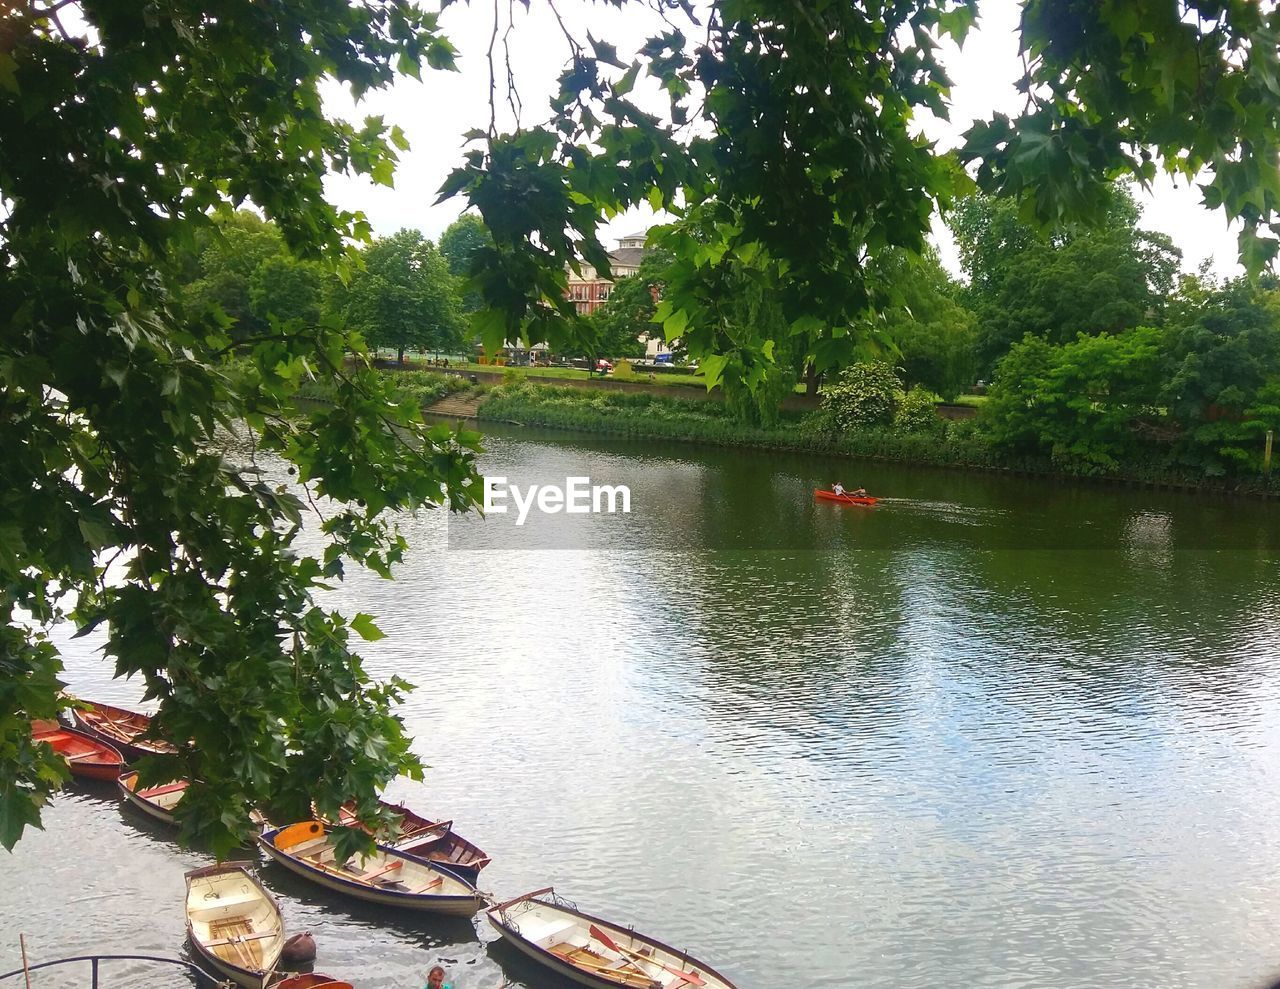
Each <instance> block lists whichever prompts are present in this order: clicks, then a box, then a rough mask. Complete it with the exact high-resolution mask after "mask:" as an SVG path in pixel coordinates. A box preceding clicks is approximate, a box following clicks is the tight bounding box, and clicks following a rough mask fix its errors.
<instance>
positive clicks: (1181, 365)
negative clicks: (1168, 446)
mask: <svg viewBox="0 0 1280 989" xmlns="http://www.w3.org/2000/svg"><path fill="white" fill-rule="evenodd" d="M1186 288H1188V289H1191V291H1192V293H1193V299H1192V300H1191V301H1190V302H1189V304H1188V305H1187V306H1186V308H1185V309H1184V315H1183V322H1182V323H1181V324H1180V325H1179V324H1174V325H1173V326H1172V327H1171V328H1170V330H1169V333H1168V338H1167V341H1166V347H1167V350H1168V355H1169V361H1170V365H1171V372H1170V374H1169V376H1168V379H1167V382H1166V384H1165V388H1164V393H1163V396H1164V400H1165V401H1166V402H1167V404H1168V408H1169V411H1170V413H1171V414H1172V416H1173V417H1174V419H1175V420H1176V421H1177V422H1178V423H1179V424H1180V425H1181V426H1182V428H1183V435H1182V437H1181V440H1180V441H1179V453H1180V455H1181V457H1182V458H1183V459H1184V460H1185V461H1186V462H1189V463H1192V464H1195V465H1196V466H1198V467H1200V468H1202V469H1203V470H1204V471H1205V472H1206V473H1207V474H1209V475H1212V476H1220V475H1222V474H1227V473H1233V472H1238V471H1241V470H1258V469H1260V467H1261V461H1262V449H1263V437H1264V436H1265V435H1266V432H1267V430H1268V429H1271V430H1278V431H1280V415H1277V408H1276V406H1277V401H1276V399H1277V397H1278V396H1280V287H1278V286H1277V285H1276V283H1275V281H1274V280H1271V281H1269V282H1267V283H1264V284H1262V285H1255V284H1251V283H1250V282H1248V281H1246V280H1235V281H1231V282H1228V283H1227V284H1225V285H1223V286H1220V287H1212V288H1210V289H1209V290H1208V291H1207V292H1206V291H1197V290H1198V289H1200V288H1201V286H1198V285H1197V286H1194V287H1193V286H1186ZM1196 296H1198V297H1196Z"/></svg>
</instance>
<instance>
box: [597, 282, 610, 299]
mask: <svg viewBox="0 0 1280 989" xmlns="http://www.w3.org/2000/svg"><path fill="white" fill-rule="evenodd" d="M609 288H610V286H608V285H601V286H600V287H599V288H598V289H596V298H597V299H599V300H600V301H601V302H604V300H605V299H607V298H609Z"/></svg>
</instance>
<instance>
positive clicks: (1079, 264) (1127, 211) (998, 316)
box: [952, 186, 1181, 369]
mask: <svg viewBox="0 0 1280 989" xmlns="http://www.w3.org/2000/svg"><path fill="white" fill-rule="evenodd" d="M1137 221H1138V208H1137V204H1136V203H1135V202H1134V199H1133V196H1132V194H1131V193H1130V192H1129V191H1128V190H1127V189H1125V188H1124V187H1122V186H1117V187H1115V188H1114V189H1113V190H1111V193H1110V203H1109V205H1108V208H1107V210H1106V212H1105V214H1104V217H1103V219H1102V221H1101V223H1100V224H1099V225H1097V226H1092V227H1087V226H1078V225H1077V226H1074V227H1062V228H1059V229H1058V230H1056V231H1055V232H1054V233H1053V234H1052V235H1051V236H1048V237H1039V236H1037V235H1036V231H1035V228H1034V227H1033V226H1032V225H1030V224H1028V223H1026V222H1023V221H1022V220H1021V219H1019V218H1018V217H1017V215H1016V211H1015V207H1014V205H1013V204H1012V203H1008V202H1003V201H998V200H994V199H991V198H990V197H985V196H975V197H971V198H970V199H969V200H967V201H966V202H964V203H962V204H961V206H960V207H959V208H958V209H957V210H956V214H955V216H954V218H953V221H952V229H953V230H954V231H955V233H956V238H957V241H958V243H959V244H960V249H961V259H962V261H963V263H964V264H965V268H966V272H967V273H968V275H969V278H970V290H969V293H968V298H969V300H970V302H971V304H972V305H973V307H974V310H975V313H976V315H977V318H978V326H979V330H978V336H979V350H980V361H981V365H982V367H983V368H986V369H989V368H991V367H992V366H993V365H994V364H995V362H996V361H997V360H999V358H1000V357H1002V356H1003V355H1004V354H1005V352H1006V351H1008V349H1009V347H1010V346H1011V345H1012V344H1013V343H1014V341H1017V340H1021V339H1022V338H1023V337H1024V336H1025V335H1026V334H1028V333H1031V334H1034V335H1037V336H1043V337H1045V338H1046V339H1048V340H1050V341H1052V342H1054V343H1068V342H1070V341H1072V340H1074V339H1075V337H1076V334H1078V333H1111V334H1116V333H1120V332H1122V331H1124V330H1126V329H1129V328H1131V327H1135V326H1138V325H1139V324H1142V323H1153V322H1155V321H1157V320H1158V318H1159V316H1160V314H1161V312H1162V310H1163V308H1164V304H1165V300H1166V297H1167V296H1168V294H1169V292H1170V291H1171V289H1172V287H1173V278H1174V275H1175V274H1176V272H1177V269H1178V262H1179V259H1180V258H1181V252H1179V251H1178V250H1176V249H1175V248H1174V247H1173V246H1172V244H1171V243H1170V241H1169V239H1168V238H1167V237H1166V236H1164V235H1163V234H1153V233H1150V232H1147V231H1143V230H1139V229H1138V228H1137V226H1136V224H1137Z"/></svg>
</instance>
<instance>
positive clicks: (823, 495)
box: [813, 488, 878, 505]
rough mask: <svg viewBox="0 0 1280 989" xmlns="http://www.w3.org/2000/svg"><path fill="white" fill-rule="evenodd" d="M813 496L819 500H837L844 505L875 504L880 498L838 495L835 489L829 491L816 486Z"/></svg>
mask: <svg viewBox="0 0 1280 989" xmlns="http://www.w3.org/2000/svg"><path fill="white" fill-rule="evenodd" d="M813 496H814V497H815V498H817V499H818V500H819V501H835V502H839V503H840V504H842V505H874V504H875V503H876V501H877V500H878V499H876V498H871V497H854V496H853V495H847V494H843V495H838V494H836V493H835V492H834V491H828V490H826V489H825V488H814V490H813Z"/></svg>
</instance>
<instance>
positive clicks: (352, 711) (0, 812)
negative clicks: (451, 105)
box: [0, 0, 478, 853]
mask: <svg viewBox="0 0 1280 989" xmlns="http://www.w3.org/2000/svg"><path fill="white" fill-rule="evenodd" d="M65 6H66V5H65V4H61V3H58V4H53V3H49V4H45V3H41V2H39V0H36V2H32V3H23V4H9V5H6V6H5V7H4V8H3V10H2V11H0V145H3V147H4V149H5V150H4V154H3V156H0V201H3V202H4V204H5V208H4V210H3V211H0V323H2V325H3V326H4V327H5V329H4V333H3V335H2V336H0V449H3V450H4V451H5V455H4V468H3V470H0V506H3V509H2V510H0V656H2V657H3V661H2V662H0V844H3V845H4V846H5V847H6V848H8V847H12V846H13V844H14V843H15V842H16V841H17V840H18V839H19V837H20V836H21V834H22V833H23V831H24V829H25V828H26V827H28V826H31V825H38V823H39V815H40V806H41V804H42V803H43V802H44V801H45V800H46V799H47V797H48V795H49V794H50V793H51V792H52V791H53V790H54V789H55V788H56V787H58V786H59V785H60V783H61V782H62V781H63V780H64V779H65V778H66V775H67V773H66V768H65V765H64V764H63V763H62V762H61V760H60V759H58V758H56V757H55V756H54V755H53V753H52V752H51V750H50V749H49V748H48V747H47V746H44V745H36V744H34V743H33V742H32V740H31V734H30V724H29V719H32V718H49V717H53V716H54V714H55V713H56V710H57V708H58V706H59V702H58V700H57V694H58V688H59V687H60V683H59V680H58V675H59V672H60V669H61V664H60V661H59V657H58V653H57V650H56V648H55V647H54V645H53V643H52V641H51V640H50V638H49V635H48V631H49V628H50V626H51V625H53V624H54V623H56V622H58V621H60V620H67V619H70V620H73V621H75V622H76V623H77V624H78V625H80V626H81V627H82V628H84V629H89V628H94V627H101V628H103V629H104V630H105V633H106V645H105V651H106V655H107V656H108V657H109V658H110V660H111V661H113V662H114V663H115V666H116V670H117V672H118V674H120V675H129V676H137V677H139V678H140V679H141V680H142V682H143V683H144V684H145V688H146V695H147V697H149V698H151V699H153V700H156V701H158V702H159V713H158V716H157V718H156V721H155V724H156V730H157V731H158V732H160V733H161V734H162V735H163V736H164V737H167V738H169V739H173V740H176V741H178V742H180V743H183V744H181V745H180V747H179V750H178V751H177V752H176V753H175V754H174V755H172V756H167V757H163V758H158V759H156V760H154V761H152V762H150V763H146V762H144V763H143V764H142V766H141V772H142V775H143V779H144V781H147V780H150V781H163V780H168V779H173V778H175V777H185V778H187V779H190V780H192V781H193V783H192V786H191V788H190V789H189V790H188V791H187V794H186V795H185V796H184V797H183V800H182V803H181V804H180V805H179V809H178V817H179V819H180V821H181V824H182V829H183V835H184V837H185V838H187V839H202V840H204V841H206V842H208V843H209V844H211V846H212V847H213V848H214V849H215V850H216V851H218V852H219V853H225V852H226V851H227V850H228V849H229V848H230V847H231V846H232V845H233V844H234V843H235V842H236V841H237V840H238V839H239V838H240V837H241V836H244V835H246V834H248V831H249V827H250V822H249V816H248V815H249V811H250V809H251V808H252V807H253V806H255V805H263V806H266V805H274V806H276V807H279V808H282V809H283V813H285V814H288V815H291V816H294V817H297V816H305V815H308V814H310V812H311V811H310V805H311V801H312V800H315V801H316V802H317V806H318V807H319V809H320V810H321V811H322V812H325V813H330V814H334V813H336V811H337V808H338V804H339V802H340V801H342V800H345V799H356V800H358V801H359V806H360V813H361V816H362V817H364V818H365V819H366V820H367V821H369V822H370V823H377V822H378V820H379V815H378V813H377V811H376V804H375V803H374V796H375V793H376V791H377V790H378V789H379V788H380V787H381V786H383V785H385V784H386V783H387V782H388V781H390V780H391V779H392V778H394V777H395V776H396V775H398V774H401V773H408V774H411V775H416V774H420V773H421V765H420V763H419V762H418V760H417V759H416V757H415V756H414V755H413V754H412V753H411V752H410V749H409V740H408V739H407V738H406V737H405V735H404V731H403V727H402V725H401V723H400V721H399V719H398V718H397V717H396V716H395V714H394V710H393V709H394V705H395V703H396V701H397V699H398V698H399V697H400V696H401V695H402V693H403V692H404V690H405V689H406V685H405V684H404V683H403V681H400V680H398V679H395V678H392V679H391V680H388V681H386V682H383V683H378V682H375V681H374V680H372V679H371V677H370V676H369V674H368V673H367V672H366V670H365V668H364V666H363V663H362V662H361V659H360V657H359V656H358V654H357V653H356V652H355V651H354V649H353V646H352V641H353V636H354V637H363V638H366V639H371V638H375V637H377V636H378V635H379V634H380V633H378V631H377V629H376V626H375V625H374V624H373V623H372V621H371V620H370V618H369V616H365V615H357V616H355V617H353V618H344V617H343V616H341V615H339V614H336V613H333V612H330V611H328V610H326V609H323V608H321V607H320V606H319V605H318V603H317V602H316V600H315V597H314V595H315V592H316V590H317V589H318V588H320V587H322V586H325V585H329V584H332V583H333V582H334V581H338V580H341V579H342V575H343V572H344V567H345V566H347V565H350V564H353V563H354V564H358V565H365V566H369V567H372V568H373V569H375V570H377V571H379V572H382V573H386V572H389V569H390V567H391V566H392V565H394V564H395V563H396V561H397V560H398V559H399V558H400V555H401V554H402V552H403V550H404V542H403V540H402V539H401V538H400V536H399V535H398V534H397V533H396V532H395V530H394V528H393V527H392V525H391V523H390V522H389V520H388V514H387V513H388V511H390V510H397V509H412V508H414V507H415V506H420V505H427V504H445V505H450V506H452V507H455V508H459V509H461V508H465V507H466V506H468V505H470V504H472V503H473V502H474V496H473V494H472V492H473V491H475V490H477V489H478V486H473V485H472V484H470V483H467V482H470V481H475V480H476V479H475V477H474V472H473V466H472V460H471V454H470V452H469V451H468V450H467V449H465V448H464V446H463V445H460V443H461V444H464V445H465V444H469V443H470V442H471V441H470V439H469V438H468V437H467V436H466V435H456V434H450V433H449V431H448V430H441V429H439V428H430V429H429V428H427V427H426V426H425V425H424V424H423V423H422V421H421V418H420V417H419V416H418V415H417V413H416V411H415V410H413V409H411V408H409V407H406V406H404V405H402V404H401V403H399V402H397V401H396V400H395V399H394V397H393V396H392V395H391V394H390V392H389V390H388V387H387V386H386V385H385V384H384V383H382V382H380V381H379V380H378V378H377V376H376V375H374V374H373V373H372V371H371V370H369V369H368V368H367V353H366V351H365V350H364V348H363V345H362V344H361V343H360V341H359V338H358V337H356V336H354V335H352V334H347V333H344V332H339V331H337V330H335V329H332V328H330V327H328V326H325V325H308V324H307V323H306V322H304V321H303V320H302V319H298V318H292V317H293V316H294V314H293V313H288V314H279V315H281V316H282V317H283V318H282V319H281V321H279V322H277V323H276V324H275V325H272V326H267V327H264V326H261V325H257V326H255V327H254V328H253V331H252V332H251V333H248V334H246V332H245V329H246V327H245V326H241V325H237V326H234V327H231V329H233V330H234V332H235V336H234V337H233V336H231V335H229V334H228V332H227V330H228V326H227V322H226V319H225V317H223V316H220V315H219V314H217V313H212V312H209V311H207V310H205V311H195V310H196V309H199V308H200V307H189V306H187V305H182V306H181V307H180V309H179V306H178V302H177V300H175V299H174V297H173V296H172V295H171V294H170V292H169V290H168V287H167V286H169V285H171V284H173V283H174V282H175V278H176V276H177V274H178V270H179V269H180V268H181V267H182V265H183V264H187V262H184V261H182V260H181V259H183V258H189V257H190V256H191V255H192V254H193V253H195V252H196V251H197V250H200V249H202V248H203V249H206V250H208V249H215V250H222V249H221V248H214V245H215V244H218V243H225V242H226V239H227V238H228V237H230V238H232V239H233V240H234V239H235V238H238V237H239V236H240V233H241V232H244V233H245V234H246V237H247V239H248V242H250V243H253V244H257V243H258V242H259V239H258V238H257V237H256V235H254V236H249V231H250V228H253V227H254V226H255V225H254V223H251V222H250V221H248V220H247V219H244V218H243V217H241V218H236V217H234V216H233V212H234V207H235V206H236V205H238V204H240V203H242V202H248V201H252V202H253V203H254V204H256V206H257V207H258V208H259V209H260V210H261V211H262V212H263V214H264V215H265V216H267V217H269V218H270V219H271V220H272V221H274V223H275V224H276V225H277V226H278V229H279V231H280V234H281V236H282V237H283V242H284V243H285V244H287V245H288V246H289V248H290V250H291V251H292V252H294V253H295V254H296V255H298V256H301V257H306V258H313V259H315V260H316V261H318V262H322V263H324V264H326V265H329V266H341V265H343V264H347V263H348V262H347V261H346V260H345V257H346V252H345V248H344V241H345V239H346V238H350V237H356V238H358V237H360V236H362V235H367V229H368V228H367V224H366V223H365V221H364V220H363V219H362V218H361V217H359V216H358V215H352V214H347V213H341V212H339V211H338V210H336V209H334V208H333V207H332V206H330V205H328V204H327V203H326V201H325V199H324V194H323V193H324V189H323V180H324V174H325V172H326V171H327V170H328V169H334V170H338V171H354V172H360V173H364V174H369V175H371V176H372V177H373V178H374V179H375V180H377V181H382V182H384V183H387V182H389V181H390V176H391V174H392V168H393V165H394V161H395V150H394V149H395V146H403V139H402V138H401V137H400V135H399V133H398V132H397V131H395V130H394V129H392V128H388V127H387V126H386V125H385V124H383V123H382V122H381V121H379V120H376V119H375V120H370V121H367V122H366V123H365V124H363V125H353V124H348V123H345V122H343V121H338V120H330V119H327V118H326V117H325V116H324V115H323V113H322V110H321V99H320V94H319V85H320V82H321V80H322V79H337V80H340V81H341V82H343V83H344V84H347V85H350V86H351V87H352V88H353V89H354V90H355V92H356V93H357V95H359V94H361V93H363V92H365V91H367V90H369V89H371V88H377V87H380V86H384V85H386V84H387V83H388V82H389V81H390V80H391V79H392V78H394V76H395V73H396V71H397V69H399V70H400V71H412V72H416V71H417V69H418V66H419V65H421V64H423V63H424V62H425V63H428V64H431V65H435V66H440V67H444V66H447V65H449V64H451V61H452V49H451V48H450V47H449V46H448V44H447V42H445V41H444V39H442V38H440V37H439V36H438V35H437V34H436V31H435V20H434V17H433V16H431V15H427V14H424V13H423V12H422V11H421V10H419V9H418V8H416V7H415V6H413V5H412V4H410V3H406V2H398V0H388V2H370V3H360V4H354V5H346V4H333V3H311V2H303V3H298V4H292V5H288V6H285V7H281V6H278V5H277V6H273V7H270V8H268V7H264V6H263V5H261V4H259V3H256V2H253V0H225V2H223V3H221V4H219V7H218V16H217V17H216V18H214V17H211V16H209V15H207V14H206V12H205V5H204V4H199V3H188V2H183V0H162V2H159V3H153V4H146V5H136V4H117V3H96V2H89V0H85V2H83V3H80V4H78V5H77V6H78V8H79V9H78V13H79V18H74V19H73V18H68V17H67V13H68V11H66V10H65V9H64V10H61V11H59V10H58V8H65ZM76 24H80V25H82V27H80V28H78V29H77V28H76V26H75V25H76ZM69 25H70V27H69ZM77 30H78V31H79V33H78V34H77V33H75V32H76V31H77ZM264 65H269V66H272V67H273V68H272V71H270V72H263V71H262V66H264ZM211 215H221V217H222V220H221V224H222V228H221V230H217V229H215V228H214V226H213V225H212V223H211V220H210V216H211ZM220 238H221V239H220ZM170 259H173V260H172V261H170ZM222 260H223V261H225V262H226V271H227V272H228V273H229V274H230V273H234V274H236V279H235V280H234V285H235V291H236V294H235V296H234V305H235V306H236V307H238V309H237V316H238V317H241V318H244V317H245V314H246V312H249V314H250V315H252V312H251V310H252V305H251V304H250V306H249V308H248V310H246V308H245V302H246V298H245V295H244V291H243V289H244V286H245V283H244V281H243V278H242V276H243V275H244V271H243V270H238V269H235V265H234V264H233V262H234V261H235V260H236V259H235V258H233V257H230V256H228V255H227V254H226V253H225V252H224V254H223V257H222ZM188 270H189V266H188ZM232 281H233V280H232V279H230V278H229V277H228V279H227V281H226V284H227V285H230V284H232ZM260 287H261V286H260ZM215 294H216V293H215ZM230 298H231V297H230V296H228V297H226V299H228V300H229V299H230ZM220 301H222V300H220ZM179 311H181V315H179ZM344 353H350V354H353V355H354V357H355V364H354V365H351V364H346V363H344V361H343V357H344ZM231 357H234V358H235V362H234V363H230V362H229V361H228V358H231ZM312 376H315V377H320V378H323V379H325V380H327V381H329V382H331V383H332V384H333V401H334V404H333V405H331V406H325V407H323V408H319V409H314V410H310V411H305V410H303V411H300V410H298V409H296V408H294V406H293V403H292V401H291V398H292V396H293V395H294V393H295V391H296V389H297V386H298V385H299V384H300V383H302V382H303V381H304V380H306V379H308V378H309V377H312ZM228 428H235V429H242V430H243V429H251V430H252V431H253V433H254V438H255V449H257V450H267V451H273V452H275V453H277V454H279V455H280V456H282V457H284V458H285V459H286V460H287V461H288V462H290V463H291V464H292V465H293V466H292V469H293V470H294V471H296V476H297V482H298V484H299V485H305V486H306V488H307V489H308V492H309V494H310V495H311V496H313V497H315V500H316V501H319V500H320V499H321V498H324V499H327V501H326V502H325V504H326V506H327V507H326V508H325V518H324V519H323V520H316V521H315V522H314V527H315V528H316V529H318V530H319V531H320V532H321V533H322V534H323V546H322V548H321V549H320V550H318V551H316V553H315V554H314V555H313V554H312V553H310V552H308V551H306V550H305V549H303V548H302V547H301V546H300V545H299V544H298V542H297V536H298V533H299V531H300V528H301V524H302V520H303V515H304V513H305V512H307V511H308V509H307V508H306V504H307V502H306V500H305V499H303V498H302V497H301V491H299V490H296V489H288V488H285V487H279V486H276V485H274V484H270V483H267V482H266V481H264V480H263V479H262V477H261V475H260V472H259V471H258V470H257V468H256V467H255V466H254V465H253V464H252V463H245V462H243V461H244V459H245V457H244V456H243V455H240V454H236V453H234V452H232V451H231V450H229V449H227V447H226V445H225V443H224V442H223V440H222V437H221V434H222V432H223V431H224V430H225V429H228ZM188 741H190V742H192V743H193V744H191V745H188V744H186V743H187V742H188ZM362 840H363V841H367V839H361V838H359V836H358V835H357V834H356V833H355V832H346V833H344V835H343V841H344V842H345V843H347V844H348V845H354V844H356V843H359V842H361V841H362Z"/></svg>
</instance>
